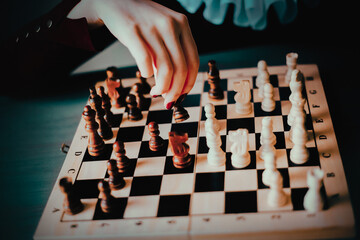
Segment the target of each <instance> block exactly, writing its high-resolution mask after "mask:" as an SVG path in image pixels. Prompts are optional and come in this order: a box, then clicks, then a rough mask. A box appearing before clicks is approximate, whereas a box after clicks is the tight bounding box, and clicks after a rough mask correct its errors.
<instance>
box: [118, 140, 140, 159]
mask: <svg viewBox="0 0 360 240" xmlns="http://www.w3.org/2000/svg"><path fill="white" fill-rule="evenodd" d="M124 146H125V150H126V156H127V157H128V158H137V157H138V154H139V150H140V146H141V142H125V143H124ZM113 154H114V152H113ZM113 156H115V154H114V155H113Z"/></svg>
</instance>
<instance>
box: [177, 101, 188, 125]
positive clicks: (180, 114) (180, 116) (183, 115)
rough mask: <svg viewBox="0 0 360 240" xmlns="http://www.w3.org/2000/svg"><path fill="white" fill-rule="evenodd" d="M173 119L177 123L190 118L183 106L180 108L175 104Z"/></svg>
mask: <svg viewBox="0 0 360 240" xmlns="http://www.w3.org/2000/svg"><path fill="white" fill-rule="evenodd" d="M173 117H174V120H175V122H177V123H179V122H183V121H185V120H187V119H188V118H189V117H190V115H189V113H188V111H186V109H185V108H184V107H183V106H181V105H180V104H175V105H174V112H173Z"/></svg>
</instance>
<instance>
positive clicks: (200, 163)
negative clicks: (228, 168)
mask: <svg viewBox="0 0 360 240" xmlns="http://www.w3.org/2000/svg"><path fill="white" fill-rule="evenodd" d="M222 171H225V164H224V165H222V166H212V165H210V164H208V161H207V153H202V154H201V153H199V154H197V156H196V163H195V172H197V173H200V172H222Z"/></svg>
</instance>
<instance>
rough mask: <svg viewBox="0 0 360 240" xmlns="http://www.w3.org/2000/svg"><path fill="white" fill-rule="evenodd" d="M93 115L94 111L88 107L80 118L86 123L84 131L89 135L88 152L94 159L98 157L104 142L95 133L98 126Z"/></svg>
mask: <svg viewBox="0 0 360 240" xmlns="http://www.w3.org/2000/svg"><path fill="white" fill-rule="evenodd" d="M95 115H96V112H95V110H93V109H92V108H91V107H90V106H89V105H87V106H85V107H84V112H83V114H82V116H83V118H84V120H85V122H86V125H85V130H86V131H87V132H88V133H89V137H88V139H89V140H88V152H89V154H90V155H91V156H94V157H96V156H99V155H100V154H101V153H102V151H103V150H104V147H105V143H104V140H103V139H102V138H101V137H100V135H99V134H98V132H97V130H98V128H99V124H98V123H97V122H96V120H95Z"/></svg>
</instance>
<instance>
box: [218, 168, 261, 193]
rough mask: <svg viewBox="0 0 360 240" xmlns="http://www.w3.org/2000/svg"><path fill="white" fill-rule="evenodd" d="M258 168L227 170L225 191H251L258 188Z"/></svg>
mask: <svg viewBox="0 0 360 240" xmlns="http://www.w3.org/2000/svg"><path fill="white" fill-rule="evenodd" d="M257 186H258V184H257V171H256V169H246V170H233V171H226V172H225V191H226V192H234V191H249V190H256V189H257Z"/></svg>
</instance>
